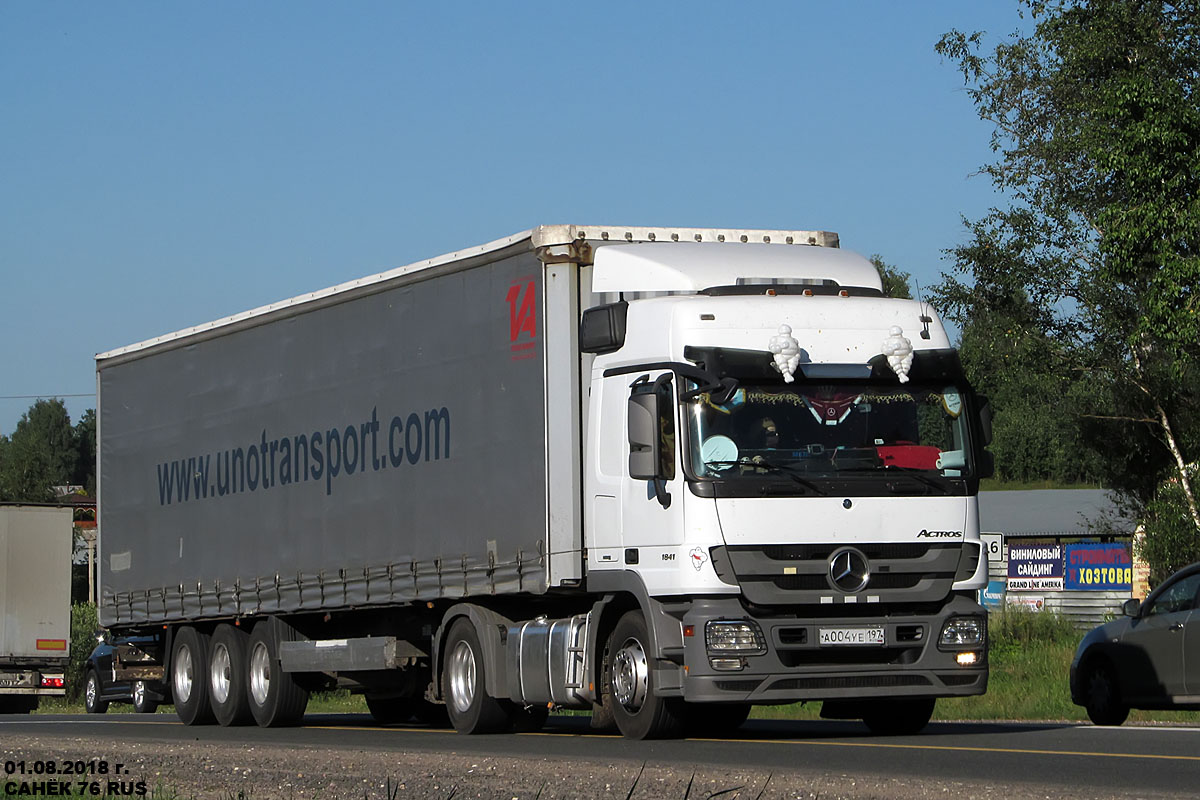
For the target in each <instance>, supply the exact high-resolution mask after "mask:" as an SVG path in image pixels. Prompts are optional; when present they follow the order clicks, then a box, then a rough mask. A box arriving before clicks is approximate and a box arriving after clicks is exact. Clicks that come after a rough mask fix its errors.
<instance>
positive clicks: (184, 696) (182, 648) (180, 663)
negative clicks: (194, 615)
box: [171, 626, 213, 725]
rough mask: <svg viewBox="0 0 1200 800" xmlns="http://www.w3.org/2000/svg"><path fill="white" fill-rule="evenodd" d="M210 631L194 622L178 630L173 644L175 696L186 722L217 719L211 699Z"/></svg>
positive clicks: (180, 717)
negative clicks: (209, 689)
mask: <svg viewBox="0 0 1200 800" xmlns="http://www.w3.org/2000/svg"><path fill="white" fill-rule="evenodd" d="M207 672H208V634H207V633H200V631H198V630H196V629H195V628H192V627H190V626H188V627H183V628H180V629H179V630H178V631H177V632H176V633H175V642H174V644H173V645H172V647H171V696H172V697H173V698H174V700H175V713H176V714H178V715H179V719H180V720H181V721H182V722H183V724H184V725H207V724H208V723H210V722H212V721H213V713H212V706H211V705H210V704H209V700H208V681H207V680H206V677H207Z"/></svg>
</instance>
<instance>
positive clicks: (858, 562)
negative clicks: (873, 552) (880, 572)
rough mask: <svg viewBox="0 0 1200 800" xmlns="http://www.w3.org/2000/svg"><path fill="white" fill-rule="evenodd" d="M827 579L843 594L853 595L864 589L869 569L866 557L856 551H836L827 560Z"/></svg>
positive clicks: (868, 576) (869, 572) (868, 577)
mask: <svg viewBox="0 0 1200 800" xmlns="http://www.w3.org/2000/svg"><path fill="white" fill-rule="evenodd" d="M829 578H830V580H832V581H833V585H834V586H836V587H837V588H839V589H841V590H842V591H843V592H848V593H854V592H857V591H860V590H862V589H863V588H865V587H866V585H867V581H868V580H870V579H871V567H870V565H868V564H867V557H866V556H864V555H863V554H862V553H860V552H858V551H857V550H850V549H848V548H847V549H844V550H838V551H837V552H836V553H834V554H833V557H832V558H830V559H829Z"/></svg>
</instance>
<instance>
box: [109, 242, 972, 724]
mask: <svg viewBox="0 0 1200 800" xmlns="http://www.w3.org/2000/svg"><path fill="white" fill-rule="evenodd" d="M97 383H98V403H99V415H98V416H99V456H98V460H99V503H100V553H101V570H100V586H101V592H100V618H101V622H102V623H103V624H104V625H105V626H107V627H108V628H109V629H110V630H111V631H112V632H113V633H114V634H117V635H121V636H130V637H133V636H140V637H146V636H150V637H153V641H154V646H153V647H149V648H145V649H144V650H143V651H137V650H136V648H134V649H133V651H132V652H131V651H130V649H129V648H126V654H127V658H128V659H129V661H130V667H129V668H130V669H131V670H136V671H137V674H138V675H139V676H140V677H141V678H143V679H154V678H160V679H161V680H162V681H163V683H164V684H165V686H166V687H167V689H168V690H169V694H170V699H171V700H173V702H174V704H175V708H176V711H177V713H178V714H179V716H180V718H181V719H182V720H183V721H184V722H185V723H188V724H201V723H205V722H210V721H213V720H215V721H216V722H219V723H220V724H223V725H231V724H238V723H242V722H247V721H250V720H253V721H255V722H257V723H258V724H259V725H262V726H277V725H291V724H296V723H298V722H299V720H300V719H301V717H302V716H303V713H304V710H305V706H306V702H307V698H308V695H309V693H310V692H312V691H315V690H319V689H321V688H326V687H331V686H343V687H349V688H351V689H352V690H353V691H358V692H362V693H363V694H364V695H365V697H366V702H367V706H368V708H369V709H370V711H371V712H372V714H374V715H375V717H376V718H377V719H379V720H381V721H384V722H390V721H397V720H405V719H409V718H411V717H412V716H413V715H414V714H415V715H418V716H420V717H425V718H430V717H436V716H437V715H438V714H439V713H440V712H443V711H444V713H445V714H447V715H448V716H449V719H450V721H451V722H452V723H453V725H454V727H455V728H456V729H457V730H458V731H460V732H463V733H483V732H493V731H500V730H507V729H511V728H513V727H514V726H515V727H517V728H522V729H528V728H531V727H537V726H539V725H540V724H541V723H542V721H544V720H545V718H546V715H547V713H548V712H549V711H550V710H552V709H554V708H575V709H591V710H592V712H593V724H594V725H596V726H598V727H609V726H612V725H615V726H616V727H618V728H619V729H620V731H621V732H622V733H623V734H624V735H626V736H628V737H632V738H649V737H662V736H673V735H679V734H680V733H681V732H684V731H685V730H687V729H688V725H689V724H691V725H700V724H703V726H704V728H705V730H706V731H715V730H719V729H722V728H731V727H735V726H737V725H739V724H740V723H741V722H742V721H743V720H744V719H745V717H746V715H747V713H748V712H749V710H750V707H751V706H752V705H754V704H779V703H791V702H796V701H821V702H822V703H823V712H822V713H823V714H824V715H825V716H829V717H839V718H859V719H863V720H864V721H865V722H866V723H867V725H868V726H870V727H871V728H872V729H873V730H876V731H880V732H906V731H916V730H919V729H920V728H922V727H924V725H925V723H926V722H927V721H928V719H929V717H930V715H931V713H932V710H933V707H934V703H935V700H936V698H938V697H951V696H964V695H972V694H980V693H982V692H984V691H985V689H986V685H987V648H986V642H987V616H986V612H985V611H984V609H983V608H982V607H981V606H980V605H979V604H978V602H977V601H976V593H977V590H978V589H980V588H981V587H983V586H984V585H985V584H986V581H987V563H986V559H985V558H984V557H983V554H982V550H981V547H980V539H979V523H978V510H977V502H976V495H977V493H978V488H979V481H980V478H981V477H985V476H986V475H987V474H989V472H990V469H991V461H990V456H989V454H988V453H987V452H986V451H985V450H984V447H985V445H986V443H987V440H988V437H989V422H988V411H987V404H986V400H985V399H984V398H981V397H980V396H978V395H977V394H976V393H975V392H974V391H973V390H972V388H971V386H970V385H969V383H968V381H967V379H966V377H965V375H964V373H963V370H962V367H961V365H960V363H959V359H958V356H957V354H956V352H955V350H954V349H953V348H952V347H951V344H950V342H949V340H948V337H947V334H946V332H945V330H944V328H943V326H942V324H941V323H940V322H939V321H938V319H937V317H936V315H935V314H934V313H933V311H932V310H931V309H930V308H929V307H928V306H927V305H926V304H924V303H922V302H919V301H914V300H906V299H895V298H889V297H885V296H884V294H883V291H882V284H881V282H880V276H879V274H878V272H877V271H876V269H875V268H874V266H873V265H872V264H871V263H870V262H869V261H868V260H867V259H865V258H863V257H862V256H859V255H857V254H855V253H852V252H849V251H846V250H842V249H841V248H840V247H839V238H838V236H837V235H836V234H833V233H829V232H824V231H775V230H770V231H768V230H727V229H697V228H632V227H610V226H577V225H550V226H541V227H537V228H534V229H532V230H529V231H525V232H522V233H518V234H516V235H513V236H509V237H507V238H504V239H501V240H498V241H493V242H490V243H488V244H485V245H482V246H478V247H472V248H469V249H465V250H461V251H457V252H454V253H450V254H448V255H445V256H441V257H438V258H433V259H429V260H426V261H422V262H419V263H415V264H411V265H409V266H405V267H400V268H398V269H393V270H390V271H387V272H383V273H380V274H376V275H372V276H369V277H365V278H363V279H361V280H356V281H351V282H349V283H345V284H341V285H338V286H334V287H332V288H329V289H326V290H323V291H317V292H313V293H311V294H306V295H302V296H299V297H295V298H292V299H290V300H285V301H282V302H279V303H275V304H272V305H268V306H264V307H261V308H257V309H254V310H252V311H248V312H245V313H241V314H236V315H234V316H231V317H227V318H225V319H221V320H217V321H215V322H212V323H209V324H205V325H199V326H196V327H192V328H187V329H185V330H181V331H178V332H176V333H171V334H168V335H164V336H160V337H158V338H155V339H151V340H148V341H144V342H141V343H139V344H135V345H131V346H128V347H122V348H119V349H115V350H111V351H109V352H106V353H102V354H100V355H98V356H97ZM124 668H125V667H124V666H123V665H122V664H121V663H117V664H116V665H115V666H114V675H115V676H117V677H119V676H120V672H121V670H122V669H124ZM151 672H153V673H154V674H153V675H151Z"/></svg>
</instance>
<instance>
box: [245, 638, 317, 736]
mask: <svg viewBox="0 0 1200 800" xmlns="http://www.w3.org/2000/svg"><path fill="white" fill-rule="evenodd" d="M247 653H248V655H247V659H246V662H247V677H246V688H247V693H246V694H247V697H248V698H249V702H250V714H251V715H252V716H253V717H254V721H255V722H257V723H258V724H259V726H260V727H263V728H285V727H290V726H294V725H299V724H300V721H301V720H303V719H304V710H305V709H306V708H308V690H307V689H305V688H304V687H303V686H301V685H300V684H299V683H297V681H296V679H295V678H294V677H292V675H291V674H290V673H287V672H284V671H283V668H282V667H281V666H280V664H279V652H278V645H277V644H276V642H275V637H274V635H272V633H271V625H270V620H263V621H262V622H260V623H258V624H257V625H255V626H254V631H253V633H251V634H250V642H249V645H248V647H247Z"/></svg>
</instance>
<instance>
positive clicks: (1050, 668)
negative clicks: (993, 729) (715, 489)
mask: <svg viewBox="0 0 1200 800" xmlns="http://www.w3.org/2000/svg"><path fill="white" fill-rule="evenodd" d="M1081 635H1082V634H1081V633H1080V632H1079V631H1078V630H1076V629H1075V628H1074V627H1073V626H1072V625H1071V623H1070V622H1069V621H1068V620H1066V619H1063V618H1061V617H1058V616H1057V615H1055V614H1052V613H1049V612H1039V613H1034V612H1031V611H1026V610H1024V609H1018V608H1013V609H1004V610H1002V611H1000V612H997V613H993V614H992V616H991V620H990V624H989V637H990V645H989V648H988V654H989V659H990V664H991V670H990V676H989V682H988V691H987V693H986V694H983V695H979V696H975V697H958V698H945V699H942V700H940V701H938V704H937V709H936V710H935V712H934V719H937V720H1024V721H1055V722H1057V721H1071V722H1080V721H1085V720H1087V712H1086V711H1084V709H1083V708H1082V707H1081V706H1077V705H1075V704H1073V703H1072V702H1071V691H1070V686H1069V683H1068V680H1069V678H1068V672H1069V669H1070V666H1071V659H1072V658H1073V657H1074V655H1075V647H1076V645H1078V643H1079V639H1080V636H1081ZM308 710H309V711H310V712H312V713H314V714H321V713H325V714H353V713H364V714H365V713H366V711H367V705H366V702H365V701H364V700H363V697H362V695H359V694H351V693H350V692H348V691H346V690H344V689H342V690H338V691H333V692H318V693H316V694H314V695H313V696H312V698H311V699H310V701H309V704H308ZM38 713H43V714H81V713H83V702H82V700H76V701H68V700H65V699H60V698H48V699H46V700H43V702H42V706H41V708H39V709H38ZM109 713H110V714H113V713H133V706H132V705H130V704H128V703H114V704H112V705H111V706H110V707H109ZM158 713H160V714H164V713H174V708H173V707H172V706H163V707H161V708H160V709H159V712H158ZM578 713H586V712H578ZM820 715H821V704H820V703H819V702H812V703H793V704H791V705H783V706H758V707H756V708H755V709H754V712H753V713H752V714H751V716H752V717H753V718H755V719H797V720H812V719H819V718H820ZM1129 719H1130V721H1131V722H1143V723H1164V722H1165V723H1177V724H1191V725H1200V712H1197V711H1133V712H1131V713H1130V715H1129Z"/></svg>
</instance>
